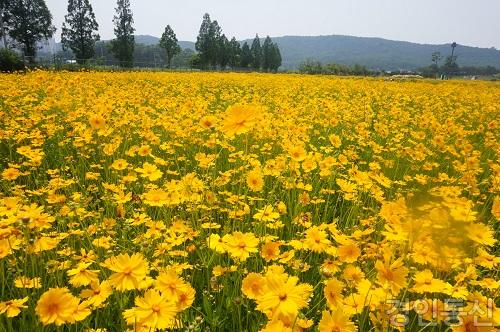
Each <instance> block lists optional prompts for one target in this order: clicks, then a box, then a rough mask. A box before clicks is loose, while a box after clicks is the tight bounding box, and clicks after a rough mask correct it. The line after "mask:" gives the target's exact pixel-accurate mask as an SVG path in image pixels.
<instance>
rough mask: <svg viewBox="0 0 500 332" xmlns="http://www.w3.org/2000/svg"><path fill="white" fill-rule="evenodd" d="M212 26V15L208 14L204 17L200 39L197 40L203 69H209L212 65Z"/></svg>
mask: <svg viewBox="0 0 500 332" xmlns="http://www.w3.org/2000/svg"><path fill="white" fill-rule="evenodd" d="M211 26H212V21H211V20H210V15H208V13H206V14H205V15H203V21H202V22H201V26H200V31H199V33H198V37H197V38H196V43H195V48H196V50H197V51H198V52H199V54H200V59H199V60H200V64H201V66H202V67H207V66H208V65H209V64H210V60H211V59H210V53H211V52H210V48H211V41H210V28H211Z"/></svg>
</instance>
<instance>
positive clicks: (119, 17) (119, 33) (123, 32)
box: [111, 0, 135, 67]
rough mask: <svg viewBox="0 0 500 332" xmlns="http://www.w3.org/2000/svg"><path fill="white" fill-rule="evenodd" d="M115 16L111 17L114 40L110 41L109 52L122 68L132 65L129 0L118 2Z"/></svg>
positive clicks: (132, 35) (132, 34) (132, 47)
mask: <svg viewBox="0 0 500 332" xmlns="http://www.w3.org/2000/svg"><path fill="white" fill-rule="evenodd" d="M115 11H116V15H115V16H114V17H113V23H114V24H115V29H114V30H115V36H116V39H114V40H112V41H111V51H112V52H113V54H114V56H115V57H116V58H117V59H118V60H119V61H120V66H122V67H132V66H133V65H134V46H135V41H134V31H135V29H134V27H133V26H132V24H133V23H134V18H133V16H132V10H131V9H130V1H129V0H118V1H117V7H116V8H115Z"/></svg>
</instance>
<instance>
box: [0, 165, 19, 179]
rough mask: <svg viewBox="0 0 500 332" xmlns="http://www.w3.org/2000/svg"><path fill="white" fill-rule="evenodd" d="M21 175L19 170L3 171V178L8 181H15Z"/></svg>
mask: <svg viewBox="0 0 500 332" xmlns="http://www.w3.org/2000/svg"><path fill="white" fill-rule="evenodd" d="M19 175H21V172H20V171H19V170H18V169H17V168H13V167H10V168H6V169H4V170H3V171H2V178H3V179H4V180H7V181H14V180H15V179H17V178H18V177H19Z"/></svg>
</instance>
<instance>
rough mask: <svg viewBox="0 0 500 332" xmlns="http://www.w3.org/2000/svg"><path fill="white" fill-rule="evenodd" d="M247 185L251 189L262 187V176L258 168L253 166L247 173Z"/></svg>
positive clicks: (260, 188)
mask: <svg viewBox="0 0 500 332" xmlns="http://www.w3.org/2000/svg"><path fill="white" fill-rule="evenodd" d="M247 185H248V188H250V190H253V191H261V190H262V188H264V177H263V176H262V172H261V170H260V169H259V168H255V169H253V170H251V171H250V172H248V173H247Z"/></svg>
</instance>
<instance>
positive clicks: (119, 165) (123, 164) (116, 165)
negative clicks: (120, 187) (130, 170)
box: [110, 159, 128, 171]
mask: <svg viewBox="0 0 500 332" xmlns="http://www.w3.org/2000/svg"><path fill="white" fill-rule="evenodd" d="M127 166H128V162H127V161H126V160H125V159H116V160H115V161H113V163H112V164H111V166H110V168H111V169H114V170H117V171H123V170H124V169H127Z"/></svg>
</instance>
